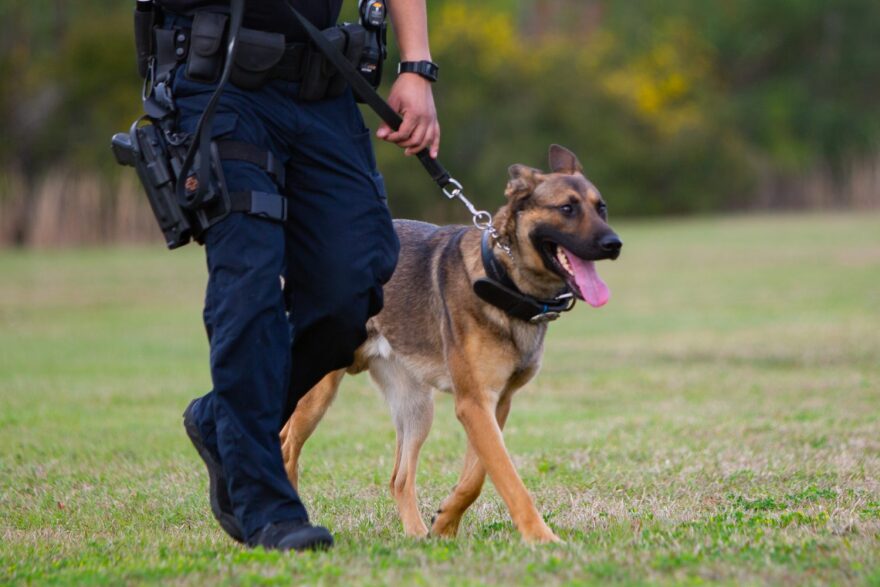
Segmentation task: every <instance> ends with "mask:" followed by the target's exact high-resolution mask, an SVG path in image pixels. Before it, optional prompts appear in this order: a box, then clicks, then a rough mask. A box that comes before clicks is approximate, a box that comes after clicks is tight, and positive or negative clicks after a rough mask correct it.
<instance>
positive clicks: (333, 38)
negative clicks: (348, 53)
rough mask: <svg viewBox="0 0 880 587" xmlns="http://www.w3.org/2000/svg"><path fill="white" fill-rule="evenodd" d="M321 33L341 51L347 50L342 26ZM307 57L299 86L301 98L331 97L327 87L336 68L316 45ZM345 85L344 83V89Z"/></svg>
mask: <svg viewBox="0 0 880 587" xmlns="http://www.w3.org/2000/svg"><path fill="white" fill-rule="evenodd" d="M321 33H323V35H324V36H325V37H327V40H328V41H330V42H331V43H333V44H334V45H336V47H337V48H338V49H339V50H340V51H342V52H343V53H344V52H345V41H346V35H345V33H344V32H343V31H342V28H341V27H333V28H329V29H327V30H324V31H321ZM305 59H306V65H305V69H304V71H303V78H302V83H301V84H300V88H299V98H300V100H306V101H313V100H322V99H324V98H327V97H329V94H328V93H327V89H328V88H329V87H330V80H331V79H332V78H333V76H334V75H336V68H335V67H334V66H333V64H332V63H330V62H329V61H328V60H327V59H326V58H325V57H324V54H323V53H321V51H320V50H319V49H318V48H317V47H315V46H310V47H309V51H308V54H307V55H306V58H305ZM344 87H345V86H344V85H343V89H344ZM340 93H341V92H340Z"/></svg>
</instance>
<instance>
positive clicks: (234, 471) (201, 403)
mask: <svg viewBox="0 0 880 587" xmlns="http://www.w3.org/2000/svg"><path fill="white" fill-rule="evenodd" d="M156 1H157V4H158V6H159V7H160V8H161V9H162V14H163V21H162V25H161V26H162V27H163V29H164V30H169V29H173V30H174V31H175V35H177V32H176V31H181V34H180V35H179V36H178V37H177V38H179V39H184V38H185V36H186V34H188V31H189V30H190V28H188V27H193V26H194V25H193V22H194V21H193V18H194V17H198V13H199V11H202V10H207V7H209V6H210V7H211V8H212V9H214V8H216V7H217V6H218V5H222V4H223V2H218V1H217V0H156ZM228 4H229V2H228V0H227V1H226V5H227V6H228ZM292 4H293V6H294V7H296V9H297V10H298V11H299V12H300V13H301V14H303V15H304V16H305V17H306V18H307V19H308V20H309V21H310V22H312V23H313V24H315V25H316V26H317V27H318V28H321V29H324V28H327V27H330V26H332V25H333V24H334V23H335V22H336V19H337V17H338V15H339V12H340V10H341V4H342V0H293V2H292ZM389 4H390V6H389V7H388V12H389V14H390V16H391V22H392V25H393V26H394V29H395V33H396V37H397V42H398V45H399V47H400V54H401V57H402V61H403V62H406V65H404V66H403V67H402V68H401V71H405V72H407V73H401V74H399V76H398V78H397V80H396V81H395V83H394V85H393V87H392V89H391V93H390V96H389V98H388V101H389V103H390V104H391V105H392V107H394V108H395V109H396V110H397V111H398V112H399V113H401V115H402V116H403V120H404V122H403V125H402V126H401V128H400V130H399V131H397V132H393V131H392V130H391V129H390V128H388V127H387V126H384V125H383V126H382V127H380V128H379V130H378V132H377V136H378V137H379V138H381V139H384V140H386V141H390V142H392V143H395V144H397V145H398V146H400V147H402V148H404V149H405V150H406V154H407V155H411V154H414V153H417V152H419V151H420V150H422V149H424V148H426V147H427V148H429V149H430V152H431V155H432V156H433V157H436V156H437V150H438V147H439V142H440V127H439V124H438V122H437V115H436V111H435V107H434V100H433V95H432V91H431V83H430V82H431V81H432V79H431V78H434V79H436V78H435V76H433V75H425V74H424V73H425V71H426V68H427V71H430V70H431V68H433V71H434V72H436V66H434V65H433V64H431V63H419V62H430V59H431V54H430V51H429V48H428V33H427V18H426V7H425V0H393V4H392V3H390V2H389ZM243 24H244V27H246V28H249V29H255V30H258V31H268V32H275V33H283V34H284V36H285V41H286V43H287V44H288V48H290V47H291V46H293V45H295V44H298V43H305V42H306V41H307V39H308V37H307V36H306V33H305V30H304V29H303V28H302V27H301V26H299V24H298V23H297V21H296V19H295V17H294V15H293V14H292V12H291V11H290V9H289V8H288V6H287V3H286V2H285V0H260V1H259V2H257V1H253V0H251V1H249V2H248V3H247V5H246V11H245V16H244V23H243ZM192 35H193V38H191V39H189V41H188V49H183V50H181V49H180V48H179V49H178V51H177V55H178V56H180V55H182V54H183V51H185V50H188V51H189V52H192V51H193V48H194V46H195V42H196V41H198V39H197V35H196V34H195V32H193V33H192ZM202 49H203V47H201V48H200V49H199V50H202ZM410 70H411V71H412V72H408V71H410ZM294 73H296V72H294ZM172 75H173V78H172V80H173V81H172V84H171V89H172V94H173V99H174V103H175V105H176V108H177V109H178V111H179V113H180V114H179V118H178V120H179V122H178V125H179V128H180V129H181V130H183V131H186V132H189V133H192V132H193V131H194V130H195V128H196V124H197V121H198V119H199V117H200V115H201V113H202V112H203V110H204V109H205V106H206V104H207V102H208V100H209V99H210V97H211V95H212V93H213V92H214V90H215V88H216V83H213V84H212V83H200V82H197V81H193V79H192V76H188V75H187V73H186V67H185V66H184V64H183V63H181V65H180V66H179V67H177V70H176V71H175V72H174V73H173V74H172ZM287 77H288V79H277V78H276V79H272V80H271V81H268V82H267V83H265V84H264V85H262V87H259V88H257V89H253V90H244V89H241V88H240V87H236V85H234V84H229V85H228V87H227V88H226V89H225V91H224V93H223V94H222V97H221V99H220V102H219V107H218V109H217V111H216V112H217V113H216V115H215V116H214V118H213V123H212V124H213V126H212V138H213V139H214V140H218V139H222V140H226V141H240V142H244V143H249V144H251V145H255V146H257V147H260V148H262V149H265V150H266V151H268V152H271V153H272V155H274V157H275V158H277V159H278V160H280V161H281V162H283V163H285V164H286V174H287V177H286V181H285V182H284V183H285V187H284V194H285V196H286V197H287V200H288V204H287V218H288V220H287V221H286V222H285V223H283V224H280V223H277V222H272V221H269V220H266V219H263V218H260V217H258V216H255V215H252V214H247V213H242V212H233V213H232V214H230V215H229V216H227V217H226V218H225V219H223V220H222V221H220V222H219V223H217V224H215V225H213V226H211V227H210V228H209V229H208V230H207V231H206V233H205V235H204V244H205V250H206V255H207V264H208V274H209V277H208V286H207V292H206V297H205V309H204V322H205V327H206V330H207V334H208V338H209V341H210V347H211V356H210V360H211V377H212V382H213V390H212V391H211V392H210V393H208V394H207V395H205V396H203V397H201V398H198V399H196V400H194V401H193V402H192V403H191V404H190V405H189V407H188V408H187V409H186V411H185V412H184V425H185V428H186V431H187V434H188V435H189V436H190V439H191V440H192V442H193V444H194V445H195V447H196V449H197V450H198V452H199V455H200V456H201V457H202V459H203V460H204V461H205V463H206V465H207V468H208V473H209V478H210V496H211V507H212V511H213V513H214V515H215V517H216V518H217V520H218V521H219V522H220V524H221V526H222V527H223V529H224V530H225V531H226V532H227V533H228V534H229V535H230V536H232V537H233V538H234V539H236V540H238V541H241V542H244V543H246V544H247V545H249V546H263V547H265V548H270V549H279V550H290V549H293V550H304V549H313V548H328V547H330V546H331V545H332V544H333V538H332V536H331V535H330V533H329V532H328V531H327V529H325V528H323V527H320V526H313V525H311V524H310V522H309V518H308V514H307V513H306V509H305V507H304V506H303V504H302V501H301V500H300V498H299V495H297V492H296V490H295V489H294V488H293V487H292V486H291V484H290V482H289V481H288V478H287V475H286V473H285V470H284V466H283V462H282V457H281V447H280V443H279V438H278V433H279V430H280V429H281V426H282V425H283V423H284V422H286V421H287V419H288V418H289V416H290V414H291V413H292V411H293V409H294V407H295V406H296V402H297V401H298V400H299V398H300V397H302V396H303V395H305V393H306V392H308V390H309V389H311V387H312V386H313V385H314V384H315V383H317V382H318V381H319V380H320V379H321V378H322V377H323V376H324V375H325V374H327V373H329V372H330V371H332V370H335V369H339V368H342V367H345V366H347V365H349V364H350V363H351V361H352V360H353V353H354V350H355V349H356V348H357V347H358V346H359V345H360V344H361V343H362V342H363V341H364V340H365V338H366V322H367V319H368V318H369V317H370V316H373V315H375V314H377V313H378V312H379V310H380V309H381V308H382V285H383V284H384V283H385V282H387V281H388V280H389V279H390V277H391V274H392V272H393V270H394V266H395V263H396V261H397V252H398V247H399V244H398V242H397V237H396V235H395V233H394V230H393V228H392V224H391V216H390V213H389V211H388V207H387V203H386V196H385V189H384V184H383V181H382V176H381V175H380V174H379V172H378V171H377V169H376V162H375V157H374V154H373V150H372V145H371V140H370V133H369V131H368V130H367V128H366V127H365V126H364V122H363V119H362V117H361V114H360V111H359V110H358V107H357V105H356V104H355V100H354V98H353V96H352V93H351V91H350V90H345V91H344V92H343V93H342V94H341V95H338V96H336V97H326V98H323V99H310V100H303V99H301V97H300V93H299V90H300V84H301V83H302V82H300V81H295V76H287ZM222 171H223V174H224V176H225V180H226V184H227V188H228V190H229V192H235V191H239V190H252V191H259V192H267V193H277V192H278V191H279V190H280V189H281V186H279V185H278V182H277V175H273V174H272V173H270V172H269V170H267V168H266V166H265V165H258V164H256V163H254V162H250V161H246V160H235V159H224V160H223V161H222ZM282 277H283V283H284V288H283V291H282V287H281V285H280V283H281V280H280V278H282Z"/></svg>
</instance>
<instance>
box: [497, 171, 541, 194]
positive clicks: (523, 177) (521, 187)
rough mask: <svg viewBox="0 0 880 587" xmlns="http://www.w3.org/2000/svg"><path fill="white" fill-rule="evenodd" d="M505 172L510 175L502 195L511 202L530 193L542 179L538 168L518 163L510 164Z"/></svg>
mask: <svg viewBox="0 0 880 587" xmlns="http://www.w3.org/2000/svg"><path fill="white" fill-rule="evenodd" d="M507 173H508V174H509V175H510V180H509V181H508V182H507V189H506V190H504V195H505V196H507V199H508V200H510V201H511V202H512V201H514V200H519V199H522V198H524V197H526V196H528V195H529V194H531V193H532V192H533V191H535V187H537V185H538V183H540V181H541V180H542V179H543V176H542V175H541V170H540V169H535V168H534V167H529V166H527V165H520V164H518V163H517V164H516V165H511V166H510V167H509V168H508V169H507Z"/></svg>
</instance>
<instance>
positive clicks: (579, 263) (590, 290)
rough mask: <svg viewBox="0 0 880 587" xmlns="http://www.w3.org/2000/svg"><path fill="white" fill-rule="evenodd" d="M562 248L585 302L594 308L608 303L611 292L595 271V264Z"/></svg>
mask: <svg viewBox="0 0 880 587" xmlns="http://www.w3.org/2000/svg"><path fill="white" fill-rule="evenodd" d="M562 250H563V252H564V253H565V256H566V257H568V262H569V263H571V268H572V269H574V280H575V283H577V286H578V289H580V290H581V295H583V296H584V299H585V300H586V301H587V303H588V304H590V305H591V306H593V307H594V308H598V307H600V306H604V305H605V304H606V303H608V299H609V298H610V297H611V292H610V291H609V290H608V286H607V285H605V282H604V281H602V278H601V277H599V274H598V273H596V266H595V265H594V264H593V262H592V261H584V260H583V259H581V258H580V257H578V256H577V255H575V254H574V253H571V252H570V251H568V250H566V249H562Z"/></svg>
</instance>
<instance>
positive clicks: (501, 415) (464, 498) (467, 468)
mask: <svg viewBox="0 0 880 587" xmlns="http://www.w3.org/2000/svg"><path fill="white" fill-rule="evenodd" d="M512 397H513V394H512V393H511V394H508V395H506V396H505V397H503V398H502V399H501V400H500V401H499V402H498V407H497V408H496V409H495V418H496V420H497V421H498V426H499V428H502V429H503V428H504V423H505V422H506V421H507V415H508V414H509V413H510V400H511V398H512ZM485 480H486V468H485V467H484V466H483V463H481V462H480V459H479V457H478V456H477V453H476V451H475V450H474V447H473V445H472V444H471V443H470V441H468V447H467V452H466V453H465V455H464V466H463V467H462V470H461V476H460V477H459V478H458V483H457V484H456V485H455V488H453V490H452V493H450V494H449V496H448V497H447V498H446V499H444V500H443V503H442V504H441V505H440V509H439V510H437V514H436V515H435V516H434V520H433V524H432V525H431V535H432V536H443V537H446V538H452V537H454V536H455V535H456V534H457V533H458V525H459V524H460V523H461V518H462V516H464V513H465V511H467V509H468V508H469V507H470V506H471V505H472V504H473V503H474V502H475V501H476V500H477V498H478V497H479V496H480V491H482V489H483V483H484V482H485Z"/></svg>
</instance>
